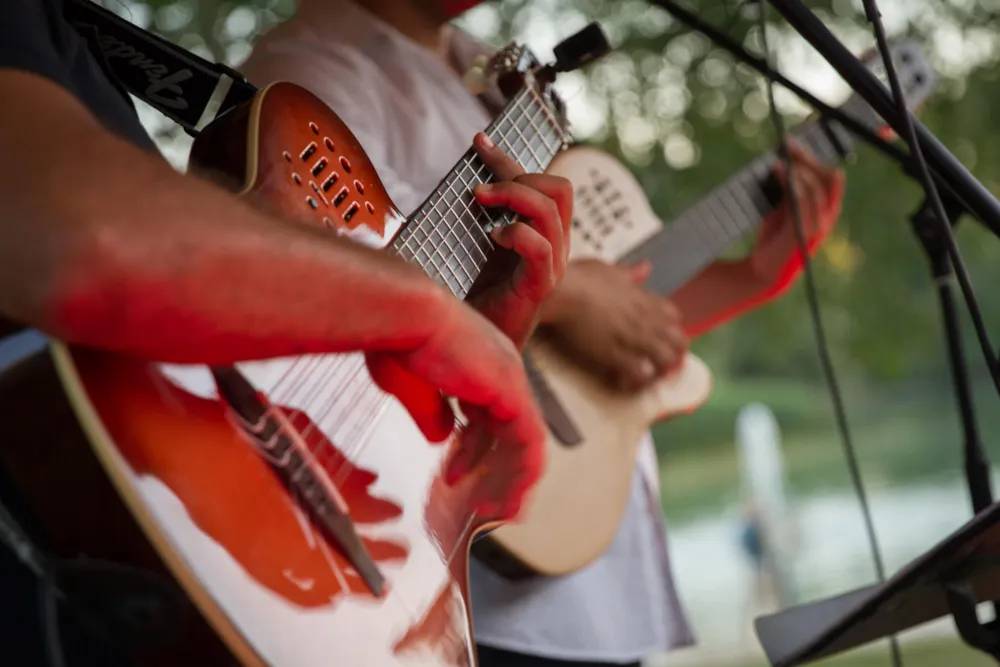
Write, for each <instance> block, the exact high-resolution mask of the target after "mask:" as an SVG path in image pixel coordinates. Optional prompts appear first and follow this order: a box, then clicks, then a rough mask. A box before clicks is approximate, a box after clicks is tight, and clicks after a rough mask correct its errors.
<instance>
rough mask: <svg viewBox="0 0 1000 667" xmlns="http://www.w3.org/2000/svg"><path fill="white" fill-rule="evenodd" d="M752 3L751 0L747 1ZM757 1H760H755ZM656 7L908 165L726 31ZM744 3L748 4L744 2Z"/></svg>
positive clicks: (665, 4) (663, 2)
mask: <svg viewBox="0 0 1000 667" xmlns="http://www.w3.org/2000/svg"><path fill="white" fill-rule="evenodd" d="M747 1H749V0H747ZM753 1H754V2H757V1H758V0H753ZM650 2H652V3H653V4H655V5H657V6H659V7H662V8H663V9H665V10H666V11H667V12H669V13H670V14H671V15H673V16H674V17H675V18H677V19H678V20H679V21H680V22H681V23H684V24H685V25H687V26H688V27H690V28H691V29H692V30H696V31H698V32H700V33H702V34H703V35H705V36H706V37H708V38H709V39H711V40H712V41H713V42H714V43H715V45H716V46H718V47H719V48H721V49H723V50H724V51H728V52H729V53H730V54H732V55H733V56H735V57H736V59H737V60H739V61H740V62H741V63H742V64H744V65H747V66H749V67H752V68H753V69H755V70H757V71H758V72H759V73H760V74H762V75H763V76H765V77H767V78H768V79H770V80H772V81H775V82H777V83H778V84H780V85H781V86H782V87H784V88H787V89H788V90H790V91H791V92H793V93H794V94H795V95H796V96H797V97H799V98H800V99H801V100H802V101H804V102H806V103H807V104H808V105H809V106H811V107H812V108H813V109H815V110H816V111H818V112H819V113H820V114H822V115H823V116H826V117H827V118H830V119H833V120H836V121H837V122H838V123H839V124H841V125H843V126H844V127H845V128H847V129H848V130H850V131H851V132H852V133H853V134H855V135H857V136H858V137H859V138H861V139H863V140H864V141H865V142H866V143H868V144H870V145H871V146H872V147H873V148H875V149H876V150H879V151H882V152H883V153H885V154H886V155H888V156H889V157H891V158H893V159H894V160H896V161H897V162H899V163H900V164H902V165H906V164H907V163H908V162H909V160H910V158H909V156H908V155H907V154H906V153H905V152H903V151H902V150H900V149H899V148H898V147H897V146H894V145H893V144H891V143H889V142H887V141H885V140H884V139H882V138H881V137H879V136H878V135H877V134H876V133H875V132H873V131H872V130H870V129H869V128H868V127H866V126H865V125H864V124H863V123H861V122H859V121H857V120H855V119H854V118H851V117H850V116H848V115H847V114H846V113H844V112H843V111H841V110H840V109H837V108H836V107H832V106H830V105H829V104H827V103H826V102H823V101H822V100H819V99H817V98H816V96H815V95H813V94H812V93H810V92H809V91H807V90H805V89H804V88H802V86H800V85H798V84H797V83H795V82H794V81H790V80H789V79H788V78H787V77H785V76H784V75H783V74H781V73H780V72H778V71H776V70H775V69H773V68H772V67H771V66H770V65H769V64H768V63H767V62H766V61H764V60H762V59H761V58H758V57H756V56H754V55H753V54H751V53H749V52H748V51H747V50H746V49H745V48H743V47H742V46H740V44H739V43H737V42H736V41H735V40H734V39H733V38H731V37H729V36H728V35H727V34H725V32H724V31H722V30H720V29H718V28H716V27H715V26H713V25H711V24H709V23H707V22H705V21H704V20H703V19H701V18H700V17H699V16H698V15H697V14H694V13H693V12H690V11H688V10H687V9H684V8H683V7H681V6H680V5H678V4H676V3H675V2H673V0H650ZM744 4H745V3H744Z"/></svg>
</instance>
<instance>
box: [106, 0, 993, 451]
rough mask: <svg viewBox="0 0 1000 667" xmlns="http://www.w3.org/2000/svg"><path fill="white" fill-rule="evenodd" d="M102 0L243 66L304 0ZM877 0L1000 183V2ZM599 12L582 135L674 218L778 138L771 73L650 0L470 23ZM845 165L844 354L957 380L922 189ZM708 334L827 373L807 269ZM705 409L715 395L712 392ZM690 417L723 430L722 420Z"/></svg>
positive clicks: (868, 364)
mask: <svg viewBox="0 0 1000 667" xmlns="http://www.w3.org/2000/svg"><path fill="white" fill-rule="evenodd" d="M102 1H103V2H104V4H105V5H107V6H110V7H113V8H115V9H116V10H118V11H120V12H122V13H126V14H129V15H131V17H132V18H133V20H135V21H136V22H138V23H139V24H141V25H151V26H152V27H153V28H154V29H156V30H158V31H160V32H162V33H163V34H165V35H167V36H168V37H169V38H171V39H172V40H174V41H176V42H178V43H180V44H182V45H184V46H186V47H189V48H192V49H194V50H195V51H197V52H199V53H201V54H202V55H206V56H208V57H211V58H215V59H220V60H226V61H227V62H229V63H230V64H233V65H238V64H239V63H240V62H241V61H242V60H243V58H245V56H246V55H247V53H248V52H249V50H250V48H251V45H252V43H253V42H254V40H255V39H256V38H257V37H258V36H259V35H260V34H261V33H262V32H263V31H266V30H269V29H270V28H271V27H272V26H274V25H276V24H277V23H278V22H280V21H281V20H282V19H284V18H285V17H287V16H289V15H290V13H291V12H292V11H293V10H294V5H295V2H294V0H197V1H195V0H146V1H139V0H102ZM808 4H809V5H810V6H812V7H813V8H815V9H816V10H817V11H818V12H819V13H820V15H821V17H822V18H823V19H824V20H825V21H826V22H827V23H828V24H829V25H830V26H832V28H833V29H834V31H835V32H836V33H837V34H838V35H839V36H841V37H842V38H843V39H844V40H845V42H846V43H848V44H849V45H850V46H851V47H852V48H854V49H856V50H858V51H861V50H864V49H867V48H870V47H871V45H872V44H873V39H872V36H871V29H870V26H869V25H868V24H867V23H866V21H865V20H864V17H863V14H862V12H861V3H860V2H856V1H852V0H815V1H811V2H809V3H808ZM880 4H882V5H884V7H883V13H884V16H885V20H886V23H887V26H888V28H889V30H890V32H892V33H893V34H894V35H907V36H909V37H911V38H913V39H915V40H916V41H917V42H918V43H920V44H922V45H923V46H924V47H925V49H926V50H927V52H928V53H929V54H930V58H931V61H932V63H933V65H934V66H935V68H936V69H937V70H938V71H939V73H940V75H941V83H940V86H939V91H938V93H937V94H936V95H935V96H934V97H933V98H932V99H931V100H930V101H929V102H928V104H926V106H925V107H924V108H923V110H922V118H923V121H924V123H925V124H926V125H927V126H928V127H929V128H930V129H931V130H932V131H933V132H934V133H935V134H937V135H938V136H939V137H940V138H941V140H942V141H943V142H944V143H945V145H947V146H948V147H950V148H951V149H952V150H953V151H954V152H955V154H956V155H957V156H958V157H959V158H960V159H962V160H963V161H964V162H965V163H966V164H967V165H968V166H969V168H970V169H972V170H973V171H974V173H975V174H976V175H977V176H978V177H979V178H981V179H982V180H983V181H984V182H985V183H986V184H987V186H988V187H991V188H994V189H996V188H997V184H998V183H1000V141H998V132H1000V130H998V128H997V127H996V124H995V122H994V117H995V112H994V109H995V108H996V107H997V104H998V103H1000V83H998V81H997V71H996V67H995V65H996V60H997V57H998V50H997V48H996V44H997V39H996V32H997V23H996V21H995V18H996V14H997V12H998V11H1000V10H998V5H997V3H996V2H995V1H986V0H980V1H975V0H969V1H966V2H962V3H942V2H936V1H932V0H912V2H909V1H908V2H893V3H890V2H888V0H883V2H882V3H880ZM687 5H688V6H689V7H694V8H696V9H697V10H698V11H699V12H700V13H701V14H702V15H703V16H704V18H706V19H707V20H709V21H710V22H712V23H713V24H715V25H717V26H722V27H724V28H725V29H726V30H727V31H728V33H729V34H731V35H732V36H733V37H734V38H735V39H737V40H738V41H740V42H742V43H743V44H745V45H746V46H747V48H748V49H750V50H751V51H754V52H759V41H760V40H759V35H758V34H757V27H756V25H757V22H756V14H755V13H754V12H756V11H757V9H756V6H757V5H755V4H754V3H745V2H740V1H739V0H697V1H695V0H691V1H690V2H688V3H687ZM594 19H596V20H598V21H600V22H601V24H602V25H603V26H604V27H605V29H606V31H607V32H608V34H609V36H610V38H611V40H612V43H613V45H614V46H615V52H614V53H613V54H611V56H609V57H608V58H606V59H605V60H604V61H602V62H598V63H596V64H594V65H593V66H592V67H590V68H589V69H588V71H587V73H586V75H585V76H584V75H581V76H578V77H577V78H575V79H574V78H572V77H569V78H568V79H567V80H568V82H569V83H567V86H568V87H570V88H569V90H570V92H571V93H572V94H571V95H568V97H569V100H570V105H571V108H572V107H577V108H581V109H584V110H585V111H586V112H587V113H586V115H588V116H589V117H591V121H592V122H590V123H584V124H583V125H587V128H588V133H586V135H585V136H583V137H582V138H583V139H584V140H585V141H589V142H592V143H595V144H597V145H599V146H601V147H603V148H604V149H606V150H608V151H609V152H611V153H612V154H614V155H617V156H619V157H620V158H622V159H623V160H624V161H625V162H626V164H628V165H629V166H631V167H632V168H633V169H634V171H635V173H636V175H637V176H638V177H639V179H640V181H641V182H642V183H643V185H644V187H645V189H646V191H647V193H648V195H649V198H650V201H651V202H652V205H653V208H654V209H655V210H656V211H657V213H658V214H659V215H660V216H661V217H662V218H663V219H664V220H667V221H669V220H670V219H672V218H673V217H675V216H676V215H677V214H678V213H679V212H680V211H682V210H683V209H684V208H685V207H686V206H687V205H689V204H691V203H693V202H694V201H696V200H697V199H698V198H699V197H701V196H702V195H703V194H704V193H706V192H707V191H708V190H710V189H711V188H712V187H713V186H714V185H716V184H717V183H718V182H720V181H721V180H723V179H724V178H725V177H726V176H727V175H728V174H730V173H732V172H734V171H736V170H738V169H739V168H740V167H741V166H742V165H744V164H745V163H746V162H748V161H749V160H750V159H751V158H752V157H753V156H755V155H757V154H758V153H759V152H761V151H763V150H765V149H767V148H769V147H771V146H772V145H773V142H774V133H773V131H772V128H771V125H770V122H769V120H768V117H767V105H766V97H765V95H764V88H763V85H762V81H761V78H760V77H759V76H757V75H756V74H755V73H753V72H752V71H749V70H748V69H747V68H745V67H743V66H735V65H734V63H733V60H732V58H731V57H730V56H728V55H727V54H725V53H723V52H721V51H720V50H718V49H715V48H713V47H712V45H711V44H710V43H709V42H708V41H707V40H705V39H704V38H701V37H700V36H698V35H696V34H692V33H691V32H690V31H688V30H687V29H686V28H685V27H684V26H682V25H680V24H679V23H678V22H676V21H675V20H673V19H672V18H671V17H670V15H668V14H667V13H666V12H664V11H662V10H660V9H659V8H657V7H654V6H652V5H650V4H649V3H647V2H646V1H645V0H544V1H543V0H501V1H498V2H491V3H486V4H484V5H483V6H481V7H479V8H476V9H475V10H473V11H472V12H470V13H469V14H468V15H467V17H465V18H464V19H463V20H462V24H463V26H465V27H468V28H469V29H471V30H473V31H474V32H476V34H478V35H479V36H481V37H483V38H485V39H488V40H490V41H492V42H494V43H496V44H502V43H504V42H506V41H508V40H510V39H514V38H516V39H524V40H526V41H528V43H529V45H531V46H532V47H533V48H534V49H535V50H536V51H537V52H538V53H539V54H540V55H542V56H543V57H545V56H547V55H548V53H549V51H547V49H549V48H550V47H551V46H552V45H553V44H554V43H555V42H556V41H557V40H558V39H560V38H562V37H565V36H567V35H568V34H570V33H572V32H573V31H575V30H576V29H578V28H580V27H581V26H582V25H584V24H585V23H586V22H588V21H589V20H594ZM769 21H770V25H771V26H772V28H771V32H770V35H771V37H770V39H769V42H770V45H771V49H772V52H773V54H774V58H773V60H774V62H776V64H777V66H778V67H779V68H780V69H782V70H783V71H785V72H786V73H787V74H788V75H789V76H792V77H793V78H795V79H797V80H798V81H799V82H800V83H802V84H804V85H806V86H807V87H809V88H810V89H812V88H814V86H815V84H816V83H817V82H819V81H820V80H822V79H823V77H824V76H825V74H823V73H824V72H828V71H829V70H828V68H825V65H824V64H823V63H822V61H821V60H820V59H819V58H818V57H817V56H815V55H814V54H812V53H811V51H810V50H809V49H808V48H806V47H805V46H804V44H803V43H802V41H801V40H800V39H798V38H797V36H795V35H794V34H792V33H791V32H790V31H789V30H788V29H787V27H785V26H784V25H783V23H782V22H781V21H780V19H779V17H777V16H776V15H775V14H774V12H773V11H771V13H770V14H769ZM823 91H824V92H821V96H822V97H825V98H827V99H828V100H829V101H831V102H838V101H841V100H842V99H843V96H844V95H846V90H845V89H844V87H843V86H841V87H840V89H839V92H838V90H837V89H835V88H830V87H829V86H826V87H825V88H824V89H823ZM780 92H781V91H780V90H779V93H780ZM838 96H839V97H838ZM789 99H790V98H789V97H788V96H786V95H779V101H780V102H782V105H781V108H782V110H783V111H784V112H785V113H786V115H787V116H788V117H789V118H788V120H789V122H790V123H791V122H794V121H797V120H799V119H801V116H802V113H803V112H804V107H803V106H802V105H798V106H795V105H794V104H792V103H791V102H790V101H789ZM594 119H596V120H594ZM162 133H163V136H162V137H161V139H162V140H163V141H164V142H170V141H174V140H176V139H178V137H179V136H180V135H179V133H177V132H176V131H174V130H171V129H163V130H162ZM847 174H848V185H847V196H846V199H845V201H844V209H843V216H842V219H841V222H840V223H839V225H838V228H837V230H836V232H835V236H834V238H833V239H832V240H831V243H828V244H827V245H828V247H830V248H839V251H838V254H839V256H840V258H839V259H837V257H835V256H834V254H833V252H832V251H831V252H821V253H820V254H819V255H818V257H817V260H816V262H815V272H816V279H817V284H818V290H819V295H820V299H821V302H822V307H823V316H824V322H825V325H826V328H827V334H828V339H829V341H830V345H831V347H832V350H833V357H834V361H835V364H836V365H837V367H838V368H839V369H841V371H842V372H843V371H844V370H845V369H846V371H847V372H848V374H849V375H852V376H859V375H866V376H869V377H871V378H875V379H881V380H897V379H902V378H910V379H929V378H930V379H936V380H937V381H938V382H945V381H946V378H947V375H946V373H945V368H944V366H943V359H944V355H943V353H942V348H941V342H940V322H939V312H938V306H937V300H936V296H935V291H934V287H933V283H932V281H931V280H930V278H929V274H928V269H927V262H926V260H925V258H924V256H923V253H922V251H921V249H920V247H919V246H918V245H917V243H916V242H915V240H914V238H913V235H912V233H911V232H910V230H909V222H908V215H909V214H910V213H911V212H913V211H914V210H915V209H916V207H917V206H918V205H919V203H920V200H921V193H920V189H919V187H917V186H916V185H915V184H914V183H913V182H912V181H911V180H910V179H909V178H908V177H906V176H904V175H902V174H901V173H899V170H898V169H897V168H896V167H895V166H894V165H893V164H891V163H889V162H888V161H887V160H886V159H885V158H883V157H881V156H880V155H878V154H877V153H875V152H874V151H873V150H870V149H868V148H866V147H860V148H859V149H858V151H857V159H856V161H855V163H854V164H853V165H851V166H849V167H847ZM959 237H960V242H961V246H962V250H963V253H964V256H965V259H966V261H967V263H968V266H969V269H970V272H971V274H972V276H973V278H974V280H975V282H976V285H977V286H978V287H979V290H978V294H979V296H980V299H981V305H982V306H983V309H984V311H985V315H986V318H987V324H988V325H992V328H993V329H994V330H996V325H997V324H998V323H1000V300H998V299H995V298H992V297H993V295H992V293H991V290H990V288H991V287H992V286H993V285H995V284H997V282H998V280H1000V261H998V260H1000V243H998V242H997V241H996V240H995V239H994V238H992V237H991V236H990V235H989V234H988V233H986V232H984V231H983V230H982V229H980V228H979V227H978V226H977V224H976V223H975V222H972V221H970V220H965V221H964V222H963V223H962V225H961V227H960V230H959ZM844 257H848V258H849V259H850V261H845V260H844ZM835 260H836V261H835ZM967 343H968V344H969V349H970V350H971V351H972V352H973V354H975V352H976V350H977V346H976V344H975V341H974V339H973V338H972V337H971V333H970V332H969V330H968V327H967ZM695 349H696V351H697V352H698V353H699V354H700V355H701V356H703V357H704V358H705V359H706V360H707V361H709V362H710V363H711V364H712V366H713V369H714V370H715V372H716V374H717V375H719V376H721V377H727V376H740V377H743V376H752V377H759V376H764V375H770V376H784V377H792V378H796V379H798V380H800V381H815V380H818V379H819V375H818V371H817V364H816V361H815V359H816V351H815V339H814V332H813V329H812V325H811V322H810V318H809V315H808V311H807V304H806V301H805V295H804V291H803V289H802V286H801V285H799V286H796V287H795V288H793V289H792V290H791V291H790V292H789V293H788V294H787V295H786V296H785V297H784V298H783V299H781V300H779V301H778V302H776V303H774V304H771V305H769V306H767V307H765V308H762V309H760V310H758V311H756V312H753V313H751V314H748V315H746V316H744V317H743V318H741V319H740V320H739V321H737V322H735V323H732V324H731V325H729V326H726V327H723V328H722V329H720V330H718V331H715V332H713V333H711V334H709V335H706V336H704V337H703V338H702V339H701V340H699V341H697V343H696V346H695ZM707 409H708V410H709V411H713V410H716V409H717V406H716V405H715V404H710V405H709V407H708V408H707ZM720 409H721V408H720ZM777 409H780V405H779V407H778V408H777ZM692 423H697V424H699V428H700V427H701V426H702V425H703V426H704V428H706V429H709V431H711V429H712V428H713V427H712V426H711V425H710V423H714V422H711V420H705V419H699V421H697V422H692ZM693 428H694V427H692V429H693ZM719 428H721V427H719ZM727 428H728V427H727ZM688 435H689V434H685V438H686V437H688ZM691 437H695V436H694V435H693V434H691ZM705 437H709V436H705ZM712 437H714V436H712Z"/></svg>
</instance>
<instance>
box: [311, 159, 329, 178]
mask: <svg viewBox="0 0 1000 667" xmlns="http://www.w3.org/2000/svg"><path fill="white" fill-rule="evenodd" d="M328 164H329V160H327V159H326V158H325V157H321V158H320V159H318V160H316V164H314V165H313V168H312V175H313V176H319V175H320V174H321V173H323V170H324V169H326V165H328Z"/></svg>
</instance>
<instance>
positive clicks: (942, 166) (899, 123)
mask: <svg viewBox="0 0 1000 667" xmlns="http://www.w3.org/2000/svg"><path fill="white" fill-rule="evenodd" d="M770 2H771V4H772V5H774V8H775V9H777V10H778V12H779V13H780V14H781V15H782V16H783V17H785V20H786V21H788V23H789V25H791V26H792V27H793V28H795V30H796V31H797V32H798V33H799V34H800V35H802V37H803V38H804V39H805V40H806V41H808V42H809V43H810V44H812V46H813V48H815V49H816V50H817V51H818V52H819V53H820V55H822V56H823V57H824V58H825V59H826V60H827V62H829V63H830V65H831V66H832V67H833V68H834V69H836V70H837V72H838V73H839V74H840V76H841V77H843V79H844V81H846V82H847V83H848V85H850V87H851V88H852V89H853V90H854V91H855V92H857V93H858V95H860V96H861V97H863V98H864V99H865V101H866V102H868V104H870V105H871V107H872V108H873V109H874V110H875V112H876V113H878V114H879V115H880V116H881V117H882V118H883V119H885V121H886V122H887V123H888V124H889V125H890V126H891V127H892V128H893V129H894V130H895V131H896V132H897V133H898V134H899V135H900V136H906V130H905V127H904V123H903V119H902V118H901V117H900V114H899V110H898V109H897V108H896V105H895V104H894V103H893V100H892V96H891V95H890V94H889V91H888V90H887V89H886V87H885V86H884V85H883V84H882V82H881V81H879V80H878V78H877V77H876V76H875V75H874V74H872V73H871V72H869V71H868V69H867V68H866V67H865V66H864V64H863V63H862V62H861V61H860V60H858V59H857V57H855V56H854V54H852V53H851V52H850V51H849V50H847V48H846V47H845V46H844V45H843V44H841V43H840V40H838V39H837V38H836V37H835V36H834V34H833V33H832V32H830V30H829V29H828V28H827V27H826V26H825V25H823V22H822V21H820V20H819V19H818V18H817V17H816V15H815V14H813V13H812V11H810V10H809V8H807V7H806V6H805V5H804V4H802V2H800V0H770ZM911 118H912V114H911ZM912 122H913V127H914V130H915V131H916V135H917V140H918V142H919V144H920V148H921V151H922V152H923V155H924V159H925V160H926V161H927V165H928V167H930V169H931V171H932V172H934V173H936V174H937V175H938V176H940V177H941V178H942V179H943V180H944V181H945V182H946V183H948V185H949V186H950V188H951V190H952V191H953V192H954V193H955V195H956V196H957V197H958V198H959V199H960V200H961V201H962V203H964V204H965V205H966V206H967V207H968V209H969V210H970V211H971V212H972V213H973V214H974V215H975V217H976V218H978V219H979V220H980V221H981V222H982V223H983V225H984V226H986V227H987V228H988V229H989V230H990V231H992V232H993V233H994V234H995V235H997V236H998V237H1000V202H998V201H997V199H996V198H995V197H994V196H993V195H992V194H990V192H989V190H987V189H986V188H985V187H983V185H982V184H981V183H980V182H979V181H978V180H976V178H975V177H974V176H973V175H972V174H970V173H969V171H968V170H967V169H966V168H965V167H964V166H963V165H962V163H961V162H959V161H958V160H957V159H956V158H955V156H954V155H952V154H951V152H950V151H949V150H948V149H947V148H945V147H944V145H943V144H942V143H941V142H940V141H938V139H937V138H936V137H935V136H934V135H933V134H932V133H931V132H930V131H929V130H927V128H925V127H924V126H923V125H921V124H920V122H919V121H917V120H916V119H915V118H913V119H912Z"/></svg>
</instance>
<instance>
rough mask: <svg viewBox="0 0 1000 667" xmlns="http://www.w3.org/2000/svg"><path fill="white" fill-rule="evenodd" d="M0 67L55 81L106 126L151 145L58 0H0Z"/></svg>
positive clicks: (128, 101)
mask: <svg viewBox="0 0 1000 667" xmlns="http://www.w3.org/2000/svg"><path fill="white" fill-rule="evenodd" d="M95 48H96V45H95ZM101 58H103V57H101ZM0 69H18V70H23V71H27V72H31V73H33V74H38V75H40V76H43V77H45V78H47V79H49V80H51V81H53V82H55V83H56V84H58V85H59V86H61V87H63V88H65V89H66V90H67V91H69V92H70V94H72V95H73V96H74V97H76V98H77V99H78V100H80V102H82V103H83V104H84V106H86V107H87V108H88V109H90V111H91V112H92V113H93V114H94V115H95V116H96V117H97V119H98V120H99V121H100V122H101V124H102V125H104V126H105V127H106V128H107V129H108V130H110V131H111V132H114V133H115V134H118V135H119V136H121V137H122V138H124V139H126V140H128V141H131V142H132V143H134V144H136V145H137V146H139V147H141V148H145V149H148V150H155V148H154V145H153V142H152V140H151V139H150V138H149V135H148V134H147V133H146V131H145V129H144V128H143V127H142V124H141V123H140V122H139V117H138V116H137V115H136V112H135V107H134V106H133V105H132V101H131V99H130V98H129V97H128V95H127V94H126V93H125V92H124V90H123V89H122V88H121V87H120V86H118V85H116V83H115V82H114V80H113V79H112V74H111V72H110V71H109V70H108V68H107V67H105V66H103V65H102V60H99V59H98V57H95V54H94V53H93V52H92V51H91V50H90V49H89V48H88V45H87V42H86V41H85V40H84V38H83V37H81V36H80V35H79V34H78V33H77V32H76V31H75V30H74V28H73V27H72V26H71V25H70V24H69V22H67V21H66V19H65V18H64V16H63V4H62V0H0Z"/></svg>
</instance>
